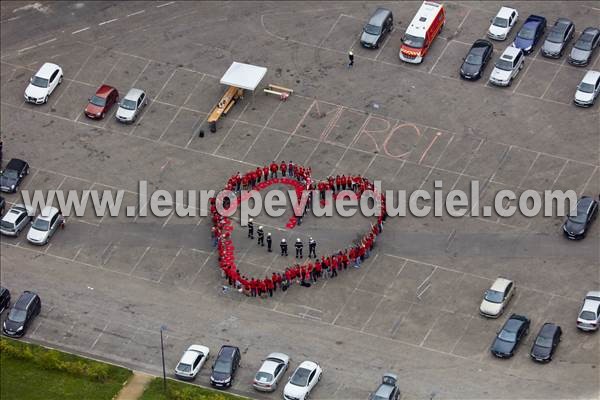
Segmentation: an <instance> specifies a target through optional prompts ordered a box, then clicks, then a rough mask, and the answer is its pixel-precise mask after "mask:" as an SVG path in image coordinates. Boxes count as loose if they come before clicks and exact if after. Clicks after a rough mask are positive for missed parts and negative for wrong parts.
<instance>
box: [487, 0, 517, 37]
mask: <svg viewBox="0 0 600 400" xmlns="http://www.w3.org/2000/svg"><path fill="white" fill-rule="evenodd" d="M518 18H519V13H518V12H517V10H515V9H514V8H509V7H502V8H500V11H498V14H496V16H495V17H494V19H492V20H491V22H492V24H491V25H490V28H489V29H488V33H487V35H488V37H489V38H490V39H494V40H505V39H506V38H507V37H508V34H509V33H510V31H511V29H512V28H513V26H515V23H516V22H517V19H518Z"/></svg>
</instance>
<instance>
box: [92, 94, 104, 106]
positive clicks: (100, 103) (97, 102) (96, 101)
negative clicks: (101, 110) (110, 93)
mask: <svg viewBox="0 0 600 400" xmlns="http://www.w3.org/2000/svg"><path fill="white" fill-rule="evenodd" d="M90 103H92V104H93V105H95V106H98V107H104V106H105V105H106V99H105V98H102V97H98V96H94V97H92V98H91V100H90Z"/></svg>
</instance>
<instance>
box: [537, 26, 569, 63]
mask: <svg viewBox="0 0 600 400" xmlns="http://www.w3.org/2000/svg"><path fill="white" fill-rule="evenodd" d="M574 32H575V24H574V23H573V22H572V21H571V20H569V19H567V18H559V19H557V20H556V22H555V23H554V26H553V27H552V29H550V33H548V36H546V40H545V41H544V44H543V45H542V55H543V56H544V57H548V58H560V57H562V55H563V51H564V50H565V47H567V43H569V40H571V38H573V33H574Z"/></svg>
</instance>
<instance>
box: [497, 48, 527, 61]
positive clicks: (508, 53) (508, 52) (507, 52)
mask: <svg viewBox="0 0 600 400" xmlns="http://www.w3.org/2000/svg"><path fill="white" fill-rule="evenodd" d="M521 51H522V50H521V49H517V48H516V47H511V46H509V47H507V48H506V49H504V52H502V55H501V56H500V58H504V59H506V60H509V61H512V60H513V59H514V58H515V57H516V56H517V54H519V53H520V52H521Z"/></svg>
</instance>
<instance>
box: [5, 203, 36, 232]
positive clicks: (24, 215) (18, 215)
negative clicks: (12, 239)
mask: <svg viewBox="0 0 600 400" xmlns="http://www.w3.org/2000/svg"><path fill="white" fill-rule="evenodd" d="M33 215H34V210H33V208H31V207H26V206H25V205H23V204H16V205H14V206H12V207H11V208H10V210H8V212H7V213H6V214H5V215H4V216H3V217H2V220H0V233H1V234H3V235H6V236H19V233H20V232H21V231H22V230H23V229H25V227H26V226H27V224H29V223H30V222H31V219H32V218H33Z"/></svg>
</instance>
